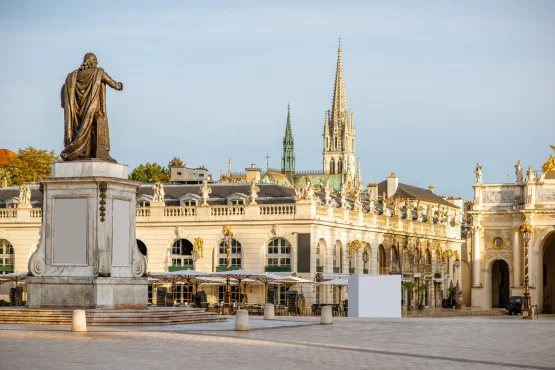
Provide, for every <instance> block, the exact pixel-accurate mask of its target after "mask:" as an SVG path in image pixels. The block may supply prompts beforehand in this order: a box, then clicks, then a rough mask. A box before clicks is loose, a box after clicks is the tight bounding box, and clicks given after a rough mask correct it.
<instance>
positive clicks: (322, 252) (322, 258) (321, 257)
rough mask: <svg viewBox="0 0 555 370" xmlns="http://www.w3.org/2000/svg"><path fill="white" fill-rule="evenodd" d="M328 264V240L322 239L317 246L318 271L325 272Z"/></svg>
mask: <svg viewBox="0 0 555 370" xmlns="http://www.w3.org/2000/svg"><path fill="white" fill-rule="evenodd" d="M325 265H326V241H325V240H324V239H320V240H319V241H318V245H317V246H316V272H324V266H325Z"/></svg>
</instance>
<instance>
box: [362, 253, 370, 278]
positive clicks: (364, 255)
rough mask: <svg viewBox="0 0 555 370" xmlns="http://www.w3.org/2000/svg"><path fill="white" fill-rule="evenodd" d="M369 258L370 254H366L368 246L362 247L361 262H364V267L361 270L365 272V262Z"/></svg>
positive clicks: (366, 271)
mask: <svg viewBox="0 0 555 370" xmlns="http://www.w3.org/2000/svg"><path fill="white" fill-rule="evenodd" d="M369 259H370V255H369V254H368V248H367V247H364V252H362V262H364V267H363V270H362V272H363V273H365V274H367V273H368V270H367V269H366V264H367V263H368V260H369Z"/></svg>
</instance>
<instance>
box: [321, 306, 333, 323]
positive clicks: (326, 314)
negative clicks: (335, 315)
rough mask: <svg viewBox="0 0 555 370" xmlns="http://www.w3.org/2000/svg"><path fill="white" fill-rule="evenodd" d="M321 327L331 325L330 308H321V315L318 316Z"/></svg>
mask: <svg viewBox="0 0 555 370" xmlns="http://www.w3.org/2000/svg"><path fill="white" fill-rule="evenodd" d="M320 324H321V325H329V324H332V315H331V306H324V307H322V314H321V316H320Z"/></svg>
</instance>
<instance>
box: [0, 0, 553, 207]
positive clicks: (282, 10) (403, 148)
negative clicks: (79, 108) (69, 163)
mask: <svg viewBox="0 0 555 370" xmlns="http://www.w3.org/2000/svg"><path fill="white" fill-rule="evenodd" d="M52 4H55V5H52ZM338 36H341V37H342V40H343V41H342V45H343V63H344V69H345V81H346V88H347V102H348V105H349V107H350V108H351V109H352V110H353V111H354V113H355V124H356V133H357V155H359V156H360V157H361V161H362V170H363V178H364V181H365V182H371V181H382V180H383V179H384V178H385V177H386V176H387V175H388V174H389V173H390V172H391V171H395V172H396V173H397V175H398V176H399V178H400V181H401V182H404V183H408V184H415V185H417V186H422V187H427V186H428V184H430V183H432V184H434V186H435V187H436V192H438V193H440V194H444V195H454V196H462V197H464V198H465V199H470V198H471V197H472V183H473V182H474V180H475V177H474V174H473V171H474V168H475V165H476V162H477V161H480V162H481V163H482V164H484V181H485V182H504V181H507V172H508V171H509V169H511V178H512V180H514V172H513V171H512V164H513V163H514V162H516V161H517V160H518V159H521V160H522V162H523V165H524V166H525V168H527V167H528V165H530V164H531V165H533V166H534V168H536V169H539V168H540V167H541V165H542V164H543V163H544V162H545V160H546V159H547V157H548V156H549V154H550V152H551V150H550V149H549V146H548V144H555V129H554V119H555V2H553V1H499V2H498V1H458V2H452V1H433V2H426V1H418V2H416V1H359V2H353V1H337V2H327V1H313V2H310V1H306V2H305V1H279V2H276V1H271V2H270V1H268V2H262V1H253V2H235V1H210V2H207V1H204V2H198V1H195V2H193V1H189V2H186V1H178V2H171V1H146V2H139V1H129V2H118V1H106V2H105V1H56V2H52V3H50V2H44V1H34V2H33V1H3V2H1V3H0V81H1V83H0V112H1V116H0V129H1V130H0V147H5V148H9V149H12V150H17V149H18V148H20V147H27V146H29V145H32V146H35V147H40V148H48V149H55V150H56V151H58V152H59V151H61V150H62V139H63V111H62V109H61V108H60V102H59V96H60V93H59V92H60V87H61V86H62V84H63V82H64V79H65V77H66V75H67V74H68V73H69V72H71V71H72V70H74V69H76V68H77V67H78V66H79V65H80V63H81V61H82V58H83V55H84V54H85V53H86V52H89V51H90V52H94V53H96V55H97V56H98V59H99V64H100V66H102V67H103V68H104V69H105V70H106V71H107V72H108V73H109V74H110V75H111V76H112V77H113V78H114V79H116V80H117V81H122V82H123V83H124V85H125V90H124V91H123V92H116V91H113V90H110V91H109V93H108V99H109V100H108V115H109V119H110V127H111V139H112V156H113V157H114V158H116V159H117V160H118V161H119V162H120V163H126V164H129V165H130V167H131V168H133V167H135V166H137V165H138V164H139V163H143V162H147V161H150V162H152V161H156V162H159V163H163V164H166V163H167V162H168V161H169V160H170V159H171V158H172V157H173V156H179V157H181V158H182V159H183V160H184V161H186V162H187V164H188V165H190V166H198V165H205V166H206V167H208V168H209V169H210V170H211V172H212V173H213V174H214V176H215V177H218V176H219V173H220V170H225V169H226V166H227V158H228V157H232V158H233V164H234V170H236V171H239V170H242V169H243V168H244V167H246V166H248V165H249V164H250V163H256V164H257V165H259V166H263V167H265V159H264V156H265V155H266V153H269V154H270V156H271V157H272V158H271V159H270V166H271V167H279V166H280V152H281V140H282V137H283V133H284V130H285V118H286V114H287V102H290V103H291V114H292V123H293V134H294V136H295V150H296V155H297V169H320V168H321V162H322V155H321V152H322V136H321V135H322V128H323V123H324V111H325V110H326V109H329V108H330V106H331V100H332V91H333V81H334V74H335V64H336V55H337V54H336V53H337V38H338Z"/></svg>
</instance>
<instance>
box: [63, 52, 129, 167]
mask: <svg viewBox="0 0 555 370" xmlns="http://www.w3.org/2000/svg"><path fill="white" fill-rule="evenodd" d="M106 85H108V86H110V87H111V88H113V89H115V90H120V91H121V90H123V84H122V83H121V82H116V81H114V80H112V78H111V77H110V76H108V74H107V73H106V72H104V70H103V69H102V68H99V67H98V61H97V59H96V55H94V54H93V53H87V54H86V55H85V57H84V58H83V63H82V64H81V66H80V67H79V69H77V70H75V71H73V72H71V73H70V74H69V75H67V78H66V82H65V84H64V86H62V92H61V95H62V96H61V97H62V108H64V145H65V149H64V150H63V151H62V153H61V154H60V157H62V159H63V160H64V161H75V160H80V159H93V158H96V159H100V160H104V161H110V162H116V160H115V159H113V158H112V157H111V156H110V154H109V151H110V135H109V132H108V116H107V115H106Z"/></svg>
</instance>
